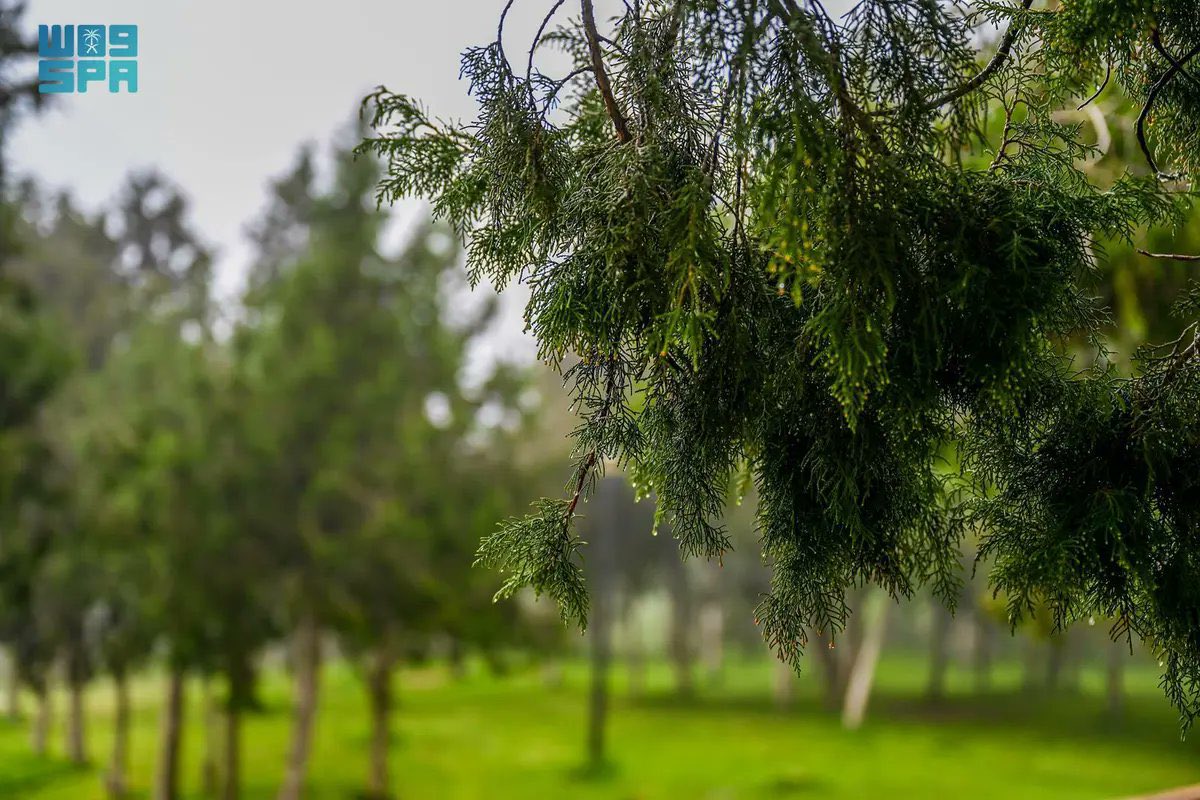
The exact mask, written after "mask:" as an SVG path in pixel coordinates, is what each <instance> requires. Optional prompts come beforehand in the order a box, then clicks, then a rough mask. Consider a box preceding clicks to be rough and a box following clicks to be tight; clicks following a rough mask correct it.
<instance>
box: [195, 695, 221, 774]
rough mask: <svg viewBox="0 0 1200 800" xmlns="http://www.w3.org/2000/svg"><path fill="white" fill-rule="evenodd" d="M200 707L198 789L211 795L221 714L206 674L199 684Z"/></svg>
mask: <svg viewBox="0 0 1200 800" xmlns="http://www.w3.org/2000/svg"><path fill="white" fill-rule="evenodd" d="M200 707H201V708H202V709H203V710H202V711H201V714H203V715H204V756H203V759H202V760H201V761H200V791H201V792H203V793H204V796H205V797H212V796H213V795H215V794H216V793H217V780H218V775H219V770H218V769H217V748H218V747H219V746H220V745H219V744H218V742H219V738H218V728H219V727H220V725H221V720H222V717H223V714H222V712H221V710H220V709H219V708H217V700H216V697H215V696H214V695H213V690H212V680H211V679H210V678H209V677H208V676H207V675H206V676H205V677H204V680H203V681H202V682H201V684H200Z"/></svg>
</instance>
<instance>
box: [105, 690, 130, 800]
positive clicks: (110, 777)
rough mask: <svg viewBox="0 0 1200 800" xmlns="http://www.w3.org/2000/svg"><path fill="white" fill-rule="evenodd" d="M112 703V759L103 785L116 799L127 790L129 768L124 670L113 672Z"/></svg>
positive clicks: (127, 695)
mask: <svg viewBox="0 0 1200 800" xmlns="http://www.w3.org/2000/svg"><path fill="white" fill-rule="evenodd" d="M113 704H114V711H113V745H112V760H111V761H110V762H109V765H108V774H107V775H106V776H105V778H104V785H105V788H106V789H107V790H108V796H109V797H111V798H113V799H114V800H118V798H121V797H124V796H125V792H126V791H127V790H128V783H127V780H126V775H127V774H128V769H129V682H128V680H127V679H126V676H125V672H124V671H118V672H114V673H113Z"/></svg>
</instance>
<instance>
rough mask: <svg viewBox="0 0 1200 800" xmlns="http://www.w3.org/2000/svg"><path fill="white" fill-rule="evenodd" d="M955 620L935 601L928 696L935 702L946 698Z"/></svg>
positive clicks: (930, 645) (931, 632)
mask: <svg viewBox="0 0 1200 800" xmlns="http://www.w3.org/2000/svg"><path fill="white" fill-rule="evenodd" d="M953 623H954V618H953V617H952V616H951V615H950V612H949V611H947V610H946V607H945V606H943V605H942V604H941V602H940V601H938V600H936V599H935V600H934V601H933V619H932V620H931V622H930V629H929V684H928V686H926V688H925V694H926V696H927V697H928V698H929V699H930V700H931V701H934V702H937V701H938V700H941V699H942V698H943V697H945V696H946V672H947V670H948V668H949V666H950V630H951V626H952V625H953Z"/></svg>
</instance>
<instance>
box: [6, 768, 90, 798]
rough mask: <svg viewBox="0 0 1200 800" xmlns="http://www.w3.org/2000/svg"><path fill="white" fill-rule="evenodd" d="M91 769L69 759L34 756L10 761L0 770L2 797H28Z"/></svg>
mask: <svg viewBox="0 0 1200 800" xmlns="http://www.w3.org/2000/svg"><path fill="white" fill-rule="evenodd" d="M89 771H90V769H89V768H88V767H80V766H76V765H74V764H71V763H70V762H68V761H55V760H49V759H33V758H31V759H29V760H23V761H20V762H17V763H13V762H12V761H10V762H9V763H6V764H5V765H4V769H3V770H2V771H0V797H28V796H29V795H30V794H32V793H33V792H36V791H38V790H40V789H44V788H46V787H48V786H50V785H51V784H54V783H57V782H58V781H60V780H63V779H64V778H68V777H72V778H74V777H78V776H79V774H80V773H87V772H89Z"/></svg>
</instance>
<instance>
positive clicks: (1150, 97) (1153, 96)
mask: <svg viewBox="0 0 1200 800" xmlns="http://www.w3.org/2000/svg"><path fill="white" fill-rule="evenodd" d="M1150 38H1151V41H1156V42H1158V44H1159V46H1160V48H1161V41H1159V38H1158V29H1157V28H1155V29H1154V30H1153V31H1152V32H1151V35H1150ZM1197 54H1200V44H1198V45H1196V46H1195V47H1193V48H1192V49H1191V50H1189V51H1188V52H1186V53H1184V55H1183V57H1182V58H1180V59H1178V60H1176V59H1174V58H1171V57H1170V56H1168V57H1167V60H1168V61H1170V62H1171V66H1170V67H1168V68H1167V71H1166V72H1164V73H1163V74H1162V75H1161V76H1160V77H1159V79H1158V80H1157V81H1155V83H1154V85H1153V86H1151V87H1150V93H1149V94H1147V95H1146V102H1145V104H1144V105H1143V106H1142V111H1141V113H1140V114H1138V118H1137V126H1136V128H1137V141H1138V146H1139V147H1141V148H1142V155H1143V156H1145V157H1146V163H1147V164H1149V165H1150V169H1151V170H1152V171H1153V172H1154V174H1155V175H1158V176H1160V177H1165V176H1164V175H1163V173H1162V171H1161V170H1160V169H1159V168H1158V164H1157V163H1156V162H1155V161H1154V154H1153V153H1151V152H1150V145H1148V144H1147V143H1146V120H1147V119H1148V118H1149V116H1150V110H1151V109H1152V108H1153V107H1154V101H1155V100H1157V99H1158V95H1159V93H1160V92H1161V91H1162V90H1163V89H1164V88H1165V87H1166V85H1167V84H1168V83H1170V82H1171V79H1172V78H1174V77H1175V76H1176V75H1177V74H1179V72H1180V71H1181V70H1182V69H1183V67H1184V65H1186V64H1187V63H1188V62H1189V61H1191V60H1192V59H1193V58H1195V57H1196V55H1197ZM1189 77H1191V76H1189Z"/></svg>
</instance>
